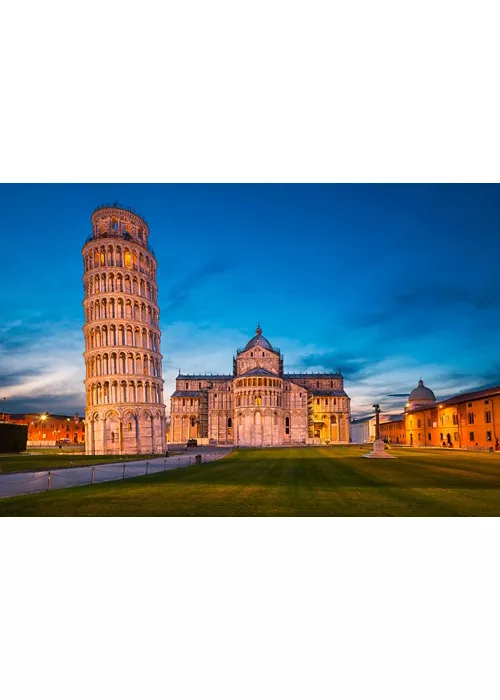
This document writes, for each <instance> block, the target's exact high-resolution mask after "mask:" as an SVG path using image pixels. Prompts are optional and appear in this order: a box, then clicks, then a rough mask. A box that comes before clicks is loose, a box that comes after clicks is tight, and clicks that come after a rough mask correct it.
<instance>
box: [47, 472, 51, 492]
mask: <svg viewBox="0 0 500 700" xmlns="http://www.w3.org/2000/svg"><path fill="white" fill-rule="evenodd" d="M48 477H49V478H48V480H47V491H50V469H49V473H48Z"/></svg>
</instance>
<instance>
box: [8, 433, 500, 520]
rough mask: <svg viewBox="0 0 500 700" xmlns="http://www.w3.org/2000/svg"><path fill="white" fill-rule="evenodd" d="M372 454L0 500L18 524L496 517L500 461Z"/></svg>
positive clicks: (279, 455)
mask: <svg viewBox="0 0 500 700" xmlns="http://www.w3.org/2000/svg"><path fill="white" fill-rule="evenodd" d="M367 451H369V450H368V449H367V448H366V447H357V446H350V447H327V448H319V447H318V448H302V449H294V448H280V449H274V450H273V449H266V450H240V451H239V452H235V453H233V454H232V455H231V456H230V457H227V458H225V459H221V460H217V461H216V462H213V463H207V464H202V465H196V466H192V467H187V468H185V469H179V470H174V471H171V472H165V473H163V472H162V473H159V474H155V475H152V476H147V477H138V478H135V479H128V480H125V481H117V482H110V483H107V484H95V485H93V486H82V487H77V488H71V489H65V490H61V491H52V492H46V493H41V494H36V495H30V496H17V497H15V498H6V499H1V500H0V515H2V516H9V515H19V516H29V515H33V516H58V515H61V516H71V515H74V516H86V515H98V516H104V515H109V516H134V515H135V516H162V515H168V516H276V515H278V516H289V515H294V516H388V515H389V516H423V515H425V516H465V515H475V516H499V515H500V455H497V454H481V453H463V452H453V453H449V452H438V451H432V450H428V451H424V450H409V449H399V450H398V449H394V450H393V454H395V455H396V456H397V457H398V459H394V460H369V459H364V458H363V457H362V455H363V454H364V453H366V452H367Z"/></svg>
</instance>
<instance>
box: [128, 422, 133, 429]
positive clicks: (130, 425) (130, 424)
mask: <svg viewBox="0 0 500 700" xmlns="http://www.w3.org/2000/svg"><path fill="white" fill-rule="evenodd" d="M128 429H129V431H130V430H132V423H129V424H128Z"/></svg>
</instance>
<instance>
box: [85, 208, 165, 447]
mask: <svg viewBox="0 0 500 700" xmlns="http://www.w3.org/2000/svg"><path fill="white" fill-rule="evenodd" d="M148 238H149V228H148V226H147V223H146V221H145V220H144V219H143V218H142V217H140V216H139V215H138V214H136V213H135V212H133V211H132V210H130V209H128V208H126V207H122V206H121V205H118V204H114V205H103V206H102V207H98V208H97V209H96V210H95V211H94V213H93V214H92V235H91V236H90V237H89V238H88V239H87V241H86V243H85V245H84V247H83V251H82V254H83V267H84V276H83V289H84V301H83V308H84V315H85V324H84V326H83V332H84V337H85V352H84V359H85V368H86V379H85V389H86V407H85V416H86V425H87V430H86V451H87V453H89V454H140V453H156V454H159V453H163V452H164V451H165V449H166V424H165V405H164V398H163V379H162V359H163V358H162V355H161V351H160V340H161V332H160V330H159V320H160V310H159V307H158V303H157V300H158V288H157V284H156V270H157V263H156V258H155V255H154V251H153V249H152V248H151V246H150V245H149V243H148Z"/></svg>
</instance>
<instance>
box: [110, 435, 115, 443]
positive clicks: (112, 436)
mask: <svg viewBox="0 0 500 700" xmlns="http://www.w3.org/2000/svg"><path fill="white" fill-rule="evenodd" d="M114 441H115V434H114V433H111V442H112V443H113V442H114Z"/></svg>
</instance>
